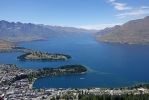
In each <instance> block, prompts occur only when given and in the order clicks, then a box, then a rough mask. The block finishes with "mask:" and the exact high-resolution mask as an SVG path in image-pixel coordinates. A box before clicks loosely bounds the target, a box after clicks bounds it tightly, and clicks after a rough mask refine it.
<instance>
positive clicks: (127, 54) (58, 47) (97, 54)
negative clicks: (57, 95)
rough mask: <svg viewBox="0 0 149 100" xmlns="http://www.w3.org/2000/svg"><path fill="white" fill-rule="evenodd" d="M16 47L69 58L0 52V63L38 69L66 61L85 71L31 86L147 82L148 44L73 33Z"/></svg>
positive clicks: (100, 85)
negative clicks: (32, 57) (49, 58)
mask: <svg viewBox="0 0 149 100" xmlns="http://www.w3.org/2000/svg"><path fill="white" fill-rule="evenodd" d="M18 45H19V46H22V47H26V48H29V49H33V50H39V51H46V52H50V53H64V54H68V55H71V56H72V59H71V60H69V61H52V62H47V61H44V62H43V61H19V60H17V59H16V56H18V55H20V54H22V53H16V52H13V53H0V63H1V64H2V63H5V64H8V63H9V64H10V63H13V64H17V65H18V66H20V67H23V68H31V69H38V68H42V67H58V66H61V65H67V64H82V65H85V66H87V68H88V72H87V73H86V74H82V75H67V76H56V77H44V78H39V79H37V80H36V81H35V83H34V85H33V87H35V88H69V87H70V88H89V87H119V86H128V85H133V84H136V83H140V82H149V77H148V76H149V72H148V71H149V46H147V45H146V46H145V45H144V46H143V45H127V44H111V43H100V42H97V41H96V40H95V38H94V37H93V36H92V35H89V34H86V35H79V36H77V35H74V36H65V37H57V38H52V39H49V40H47V41H34V42H23V43H19V44H18Z"/></svg>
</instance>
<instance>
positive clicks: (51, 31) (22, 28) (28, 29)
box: [0, 20, 92, 42]
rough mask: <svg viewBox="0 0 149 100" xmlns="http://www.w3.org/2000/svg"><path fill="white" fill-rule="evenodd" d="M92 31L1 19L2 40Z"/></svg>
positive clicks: (40, 37)
mask: <svg viewBox="0 0 149 100" xmlns="http://www.w3.org/2000/svg"><path fill="white" fill-rule="evenodd" d="M90 32H92V31H90V30H85V29H79V28H73V27H61V26H50V25H43V24H33V23H21V22H16V23H15V22H8V21H5V20H1V21H0V40H6V41H11V42H20V41H32V40H41V39H42V40H43V39H47V38H53V37H57V36H59V37H63V36H67V35H73V34H76V35H79V34H82V33H90Z"/></svg>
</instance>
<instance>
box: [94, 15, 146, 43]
mask: <svg viewBox="0 0 149 100" xmlns="http://www.w3.org/2000/svg"><path fill="white" fill-rule="evenodd" d="M96 38H97V40H99V41H102V42H114V43H128V44H149V16H148V17H145V18H144V19H137V20H132V21H129V22H127V23H125V24H123V25H121V26H119V25H117V26H115V27H113V28H106V29H104V30H101V31H100V32H98V33H97V35H96Z"/></svg>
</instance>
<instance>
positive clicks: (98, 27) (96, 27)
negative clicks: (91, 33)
mask: <svg viewBox="0 0 149 100" xmlns="http://www.w3.org/2000/svg"><path fill="white" fill-rule="evenodd" d="M115 25H120V24H93V25H82V26H78V28H83V29H88V30H102V29H104V28H107V27H113V26H115Z"/></svg>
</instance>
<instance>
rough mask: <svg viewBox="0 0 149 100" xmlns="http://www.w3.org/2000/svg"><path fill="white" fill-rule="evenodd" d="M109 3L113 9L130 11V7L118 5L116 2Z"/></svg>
mask: <svg viewBox="0 0 149 100" xmlns="http://www.w3.org/2000/svg"><path fill="white" fill-rule="evenodd" d="M109 2H110V3H111V4H112V5H113V6H114V8H115V9H117V10H129V9H132V8H131V7H129V6H127V4H126V3H120V2H117V1H116V0H109Z"/></svg>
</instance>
